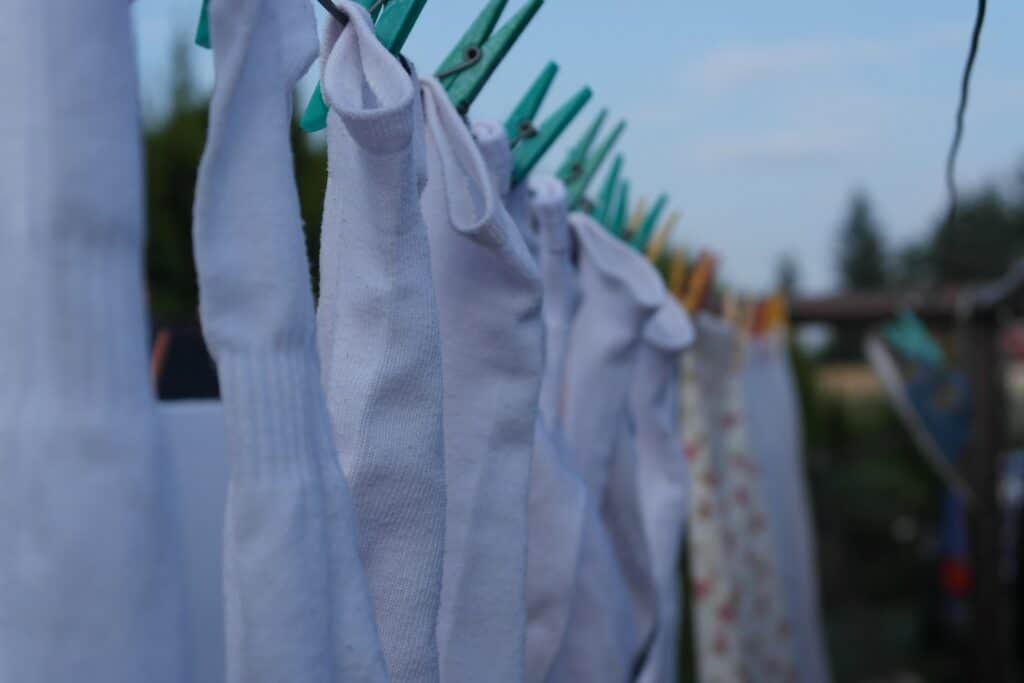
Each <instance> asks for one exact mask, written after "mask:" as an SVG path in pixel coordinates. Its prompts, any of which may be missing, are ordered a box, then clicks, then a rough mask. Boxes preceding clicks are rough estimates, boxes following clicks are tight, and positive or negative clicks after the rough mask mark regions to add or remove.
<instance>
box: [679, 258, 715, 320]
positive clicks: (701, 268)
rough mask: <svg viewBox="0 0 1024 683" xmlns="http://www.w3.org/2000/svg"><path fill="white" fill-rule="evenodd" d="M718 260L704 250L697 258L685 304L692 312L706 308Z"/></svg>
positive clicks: (688, 285)
mask: <svg viewBox="0 0 1024 683" xmlns="http://www.w3.org/2000/svg"><path fill="white" fill-rule="evenodd" d="M715 270H716V262H715V257H714V256H712V255H711V254H709V253H708V252H704V253H703V254H701V255H700V257H698V258H697V263H696V264H694V266H693V271H692V272H691V273H690V278H689V282H688V284H687V288H686V289H687V291H686V300H685V306H686V310H687V311H689V312H690V313H696V312H697V311H699V310H701V309H702V308H704V307H705V306H706V305H707V303H708V301H709V300H710V297H711V290H712V285H713V284H714V279H715Z"/></svg>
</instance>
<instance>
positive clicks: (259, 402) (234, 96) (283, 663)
mask: <svg viewBox="0 0 1024 683" xmlns="http://www.w3.org/2000/svg"><path fill="white" fill-rule="evenodd" d="M210 30H211V36H212V40H213V45H214V65H215V70H216V82H215V86H214V91H213V99H212V101H211V104H210V123H209V129H208V131H209V132H208V135H207V143H206V149H205V151H204V153H203V159H202V162H201V163H200V168H199V180H198V185H197V188H196V203H195V211H194V214H195V219H194V231H195V239H194V241H195V252H196V267H197V271H198V274H199V291H200V314H201V319H202V323H203V333H204V337H205V339H206V343H207V346H208V348H209V349H210V353H211V355H212V356H213V358H214V359H215V361H216V363H217V371H218V377H219V379H220V388H221V396H222V398H223V403H224V409H225V421H226V424H227V431H228V445H229V448H228V451H229V460H230V479H229V485H228V498H227V511H226V519H225V526H224V594H225V625H226V630H227V641H226V647H227V653H226V660H227V675H226V679H227V681H229V683H234V682H238V683H242V682H243V681H245V682H247V683H253V682H260V681H265V682H267V683H272V682H273V683H276V682H279V681H323V682H325V683H327V682H332V681H348V680H385V679H386V675H385V670H384V662H383V658H382V656H381V653H380V645H379V643H378V641H377V632H376V625H375V623H374V619H373V609H372V605H371V602H370V596H369V590H368V587H367V583H366V579H365V576H364V574H363V568H362V563H361V561H360V557H359V551H358V546H357V543H356V519H355V513H354V510H353V507H352V500H351V495H350V493H349V490H348V486H347V485H346V483H345V480H344V477H343V475H342V472H341V467H340V466H339V464H338V460H337V454H336V451H335V449H334V445H333V443H332V439H331V432H330V420H329V417H328V414H327V405H326V400H325V397H324V392H323V385H322V384H321V381H320V363H319V357H318V355H317V348H316V320H315V315H314V311H313V296H312V291H311V288H310V282H309V265H308V263H307V260H306V250H305V246H304V243H303V235H302V219H301V217H300V210H299V198H298V192H297V191H296V187H295V178H294V171H293V165H292V155H291V141H290V132H291V128H290V126H291V119H292V107H291V102H292V97H291V94H292V91H293V89H294V87H295V84H296V82H297V81H298V79H299V77H301V76H302V74H303V73H305V71H306V69H307V68H308V67H309V65H310V64H311V63H312V62H313V60H314V59H315V57H316V46H317V41H316V24H315V21H314V16H313V11H312V8H311V7H310V6H309V4H308V3H307V2H305V0H279V1H277V2H273V3H269V2H261V3H260V2H257V3H241V4H239V3H236V2H231V0H213V2H211V3H210Z"/></svg>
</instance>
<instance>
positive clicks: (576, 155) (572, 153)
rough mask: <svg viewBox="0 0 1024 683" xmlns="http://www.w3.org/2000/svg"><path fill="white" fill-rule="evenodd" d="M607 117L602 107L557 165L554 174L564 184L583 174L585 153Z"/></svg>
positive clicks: (606, 111) (588, 151)
mask: <svg viewBox="0 0 1024 683" xmlns="http://www.w3.org/2000/svg"><path fill="white" fill-rule="evenodd" d="M607 118H608V110H607V109H602V110H601V112H600V113H599V114H598V115H597V118H596V119H594V121H593V123H591V124H590V127H589V128H587V132H586V133H584V134H583V137H582V138H580V141H579V142H577V143H576V145H575V146H574V147H573V148H572V149H571V150H569V155H568V156H567V157H566V159H565V161H564V162H562V165H561V166H559V167H558V171H557V172H556V173H555V175H557V176H558V177H559V178H560V179H561V180H562V182H564V183H565V184H566V185H569V184H571V183H573V182H575V181H576V179H577V178H579V177H580V176H581V175H582V174H583V163H584V161H586V158H587V154H589V153H590V148H591V147H592V146H593V145H594V140H596V139H597V134H598V133H600V132H601V127H602V126H604V122H605V119H607Z"/></svg>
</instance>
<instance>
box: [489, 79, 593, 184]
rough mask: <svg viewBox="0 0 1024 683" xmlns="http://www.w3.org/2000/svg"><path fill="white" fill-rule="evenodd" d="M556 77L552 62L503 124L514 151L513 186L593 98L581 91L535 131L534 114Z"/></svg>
mask: <svg viewBox="0 0 1024 683" xmlns="http://www.w3.org/2000/svg"><path fill="white" fill-rule="evenodd" d="M557 73H558V65H557V64H555V63H554V62H551V63H549V64H548V65H547V66H546V67H545V68H544V71H543V72H541V75H540V76H539V77H538V78H537V80H536V81H534V83H533V85H532V86H531V87H530V89H529V91H527V93H526V95H525V96H524V97H523V99H522V100H521V101H520V102H519V105H518V106H516V108H515V111H514V112H512V116H511V117H509V119H508V121H506V122H505V130H506V132H507V133H508V139H509V142H510V143H511V145H512V149H513V152H512V163H513V166H512V184H513V185H518V184H519V183H520V182H522V181H523V180H525V179H526V176H528V175H529V174H530V171H532V170H533V168H534V167H535V166H536V165H537V163H538V162H539V161H540V160H541V158H542V157H543V156H544V155H545V154H547V152H548V150H549V149H551V145H553V144H554V143H555V140H557V139H558V138H559V137H560V136H561V135H562V133H564V132H565V129H566V128H568V127H569V124H571V123H572V122H573V120H574V119H575V118H576V116H577V115H578V114H579V113H580V111H582V110H583V107H584V106H586V104H587V102H589V101H590V98H591V96H592V94H593V93H592V92H591V90H590V88H587V87H584V88H583V89H582V90H580V91H579V92H577V93H576V94H575V95H573V97H572V98H571V99H570V100H569V101H568V102H566V103H565V104H563V105H562V106H561V107H560V108H559V109H558V111H556V112H555V113H554V114H552V115H551V116H550V117H549V118H548V119H547V120H546V121H545V122H544V123H543V124H542V125H541V126H540V128H537V127H536V126H535V123H534V122H535V119H536V116H537V112H539V111H540V108H541V105H542V104H543V103H544V98H545V97H546V96H547V93H548V90H549V89H550V88H551V83H552V82H553V81H554V79H555V75H556V74H557Z"/></svg>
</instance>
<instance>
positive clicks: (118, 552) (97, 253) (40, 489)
mask: <svg viewBox="0 0 1024 683" xmlns="http://www.w3.org/2000/svg"><path fill="white" fill-rule="evenodd" d="M131 10H132V6H131V3H130V2H127V1H126V0H97V1H96V2H86V3H43V2H36V1H35V0H11V1H10V2H5V3H3V5H2V8H0V18H2V21H0V86H2V90H3V93H4V98H5V103H6V104H5V106H4V107H3V108H2V110H0V165H2V170H0V230H2V232H3V236H2V238H0V245H2V246H0V297H2V298H0V378H2V379H0V546H2V548H3V559H2V560H0V680H2V681H12V682H13V681H18V682H20V683H53V682H55V681H110V682H111V683H136V682H137V681H150V682H153V683H178V682H180V681H187V680H189V676H190V672H189V661H188V656H187V652H186V648H185V637H186V634H185V628H184V626H185V620H184V617H185V614H184V612H183V601H184V595H183V590H182V588H183V587H182V569H183V562H182V556H181V537H180V526H179V514H178V510H177V509H176V508H177V499H178V492H177V490H176V487H175V485H174V480H173V478H172V477H171V476H170V475H171V470H170V467H169V463H168V462H167V460H166V458H165V457H164V454H165V453H164V449H163V447H162V442H161V437H160V434H159V429H158V426H157V421H156V404H155V400H154V397H153V392H152V389H151V387H150V384H149V373H148V357H147V336H148V333H149V332H148V331H149V324H148V321H147V319H146V317H147V316H146V303H145V289H144V287H143V286H142V283H143V281H144V277H143V270H142V262H143V261H142V253H143V243H144V241H145V228H144V217H143V188H142V182H143V168H142V149H141V140H142V130H141V112H140V110H139V94H138V73H137V71H136V65H135V42H134V39H133V36H132V18H131ZM41 88H42V89H44V90H46V92H47V93H48V95H47V101H46V102H44V103H41V102H40V96H41V95H40V92H41V91H40V89H41Z"/></svg>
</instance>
